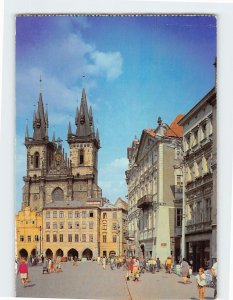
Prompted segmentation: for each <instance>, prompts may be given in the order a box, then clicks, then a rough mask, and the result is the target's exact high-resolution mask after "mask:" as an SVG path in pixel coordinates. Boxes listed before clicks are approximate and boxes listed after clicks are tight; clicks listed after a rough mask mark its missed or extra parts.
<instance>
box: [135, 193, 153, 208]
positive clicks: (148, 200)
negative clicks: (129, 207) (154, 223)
mask: <svg viewBox="0 0 233 300" xmlns="http://www.w3.org/2000/svg"><path fill="white" fill-rule="evenodd" d="M152 202H153V197H152V195H145V196H143V197H142V198H140V199H139V200H138V202H137V207H138V208H146V207H148V206H150V205H152Z"/></svg>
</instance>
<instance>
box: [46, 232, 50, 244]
mask: <svg viewBox="0 0 233 300" xmlns="http://www.w3.org/2000/svg"><path fill="white" fill-rule="evenodd" d="M46 242H47V243H49V242H50V234H46Z"/></svg>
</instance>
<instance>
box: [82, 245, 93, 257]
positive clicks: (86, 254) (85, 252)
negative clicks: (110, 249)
mask: <svg viewBox="0 0 233 300" xmlns="http://www.w3.org/2000/svg"><path fill="white" fill-rule="evenodd" d="M92 256H93V253H92V251H91V249H89V248H87V249H85V250H84V251H83V255H82V257H84V258H86V259H92Z"/></svg>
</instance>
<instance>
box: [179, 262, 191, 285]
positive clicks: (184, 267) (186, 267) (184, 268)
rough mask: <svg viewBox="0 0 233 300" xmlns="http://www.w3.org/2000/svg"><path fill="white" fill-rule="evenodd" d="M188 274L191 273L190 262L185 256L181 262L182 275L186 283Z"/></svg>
mask: <svg viewBox="0 0 233 300" xmlns="http://www.w3.org/2000/svg"><path fill="white" fill-rule="evenodd" d="M188 274H189V264H188V263H187V261H186V259H185V258H183V261H182V263H181V276H182V279H183V283H184V284H186V283H187V277H188Z"/></svg>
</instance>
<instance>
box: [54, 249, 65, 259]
mask: <svg viewBox="0 0 233 300" xmlns="http://www.w3.org/2000/svg"><path fill="white" fill-rule="evenodd" d="M63 255H64V252H63V251H62V250H61V249H58V250H57V251H56V256H60V257H63Z"/></svg>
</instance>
